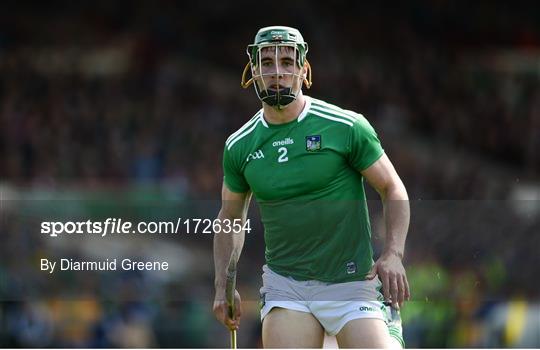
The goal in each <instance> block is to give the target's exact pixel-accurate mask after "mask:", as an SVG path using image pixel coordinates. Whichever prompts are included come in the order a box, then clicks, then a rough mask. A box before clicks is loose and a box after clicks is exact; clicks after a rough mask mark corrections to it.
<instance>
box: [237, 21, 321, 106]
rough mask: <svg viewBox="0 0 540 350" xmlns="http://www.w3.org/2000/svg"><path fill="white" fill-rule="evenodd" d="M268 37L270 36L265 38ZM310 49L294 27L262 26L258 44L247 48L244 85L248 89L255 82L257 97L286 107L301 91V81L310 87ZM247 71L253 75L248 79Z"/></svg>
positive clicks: (242, 83) (243, 75)
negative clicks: (247, 58) (308, 58)
mask: <svg viewBox="0 0 540 350" xmlns="http://www.w3.org/2000/svg"><path fill="white" fill-rule="evenodd" d="M294 31H296V33H295V32H294ZM265 36H266V37H267V38H268V37H270V38H271V39H270V40H268V39H265V38H264V37H265ZM261 37H262V38H263V39H261ZM298 39H299V40H298ZM307 50H308V46H307V43H305V42H304V41H303V39H302V37H301V35H300V33H299V32H298V31H297V30H295V29H293V28H288V27H268V28H263V29H261V30H260V31H259V33H257V36H256V38H255V44H252V45H249V46H248V48H247V54H248V56H249V62H248V64H247V65H246V67H245V68H244V73H243V74H242V82H241V85H242V87H243V88H247V87H248V86H249V85H251V84H252V83H253V86H254V87H255V92H256V93H257V97H259V99H260V100H261V101H262V102H264V103H266V104H268V105H270V106H272V107H276V108H278V109H283V108H285V107H286V106H288V105H289V104H290V103H291V102H293V101H294V100H295V99H296V98H297V97H298V95H299V94H300V91H301V90H302V82H304V83H305V84H306V87H307V88H309V87H310V86H311V67H310V65H309V62H308V61H307V59H306V53H307ZM250 68H251V69H250ZM248 70H250V71H251V76H252V77H251V79H249V80H248V81H246V75H247V72H248Z"/></svg>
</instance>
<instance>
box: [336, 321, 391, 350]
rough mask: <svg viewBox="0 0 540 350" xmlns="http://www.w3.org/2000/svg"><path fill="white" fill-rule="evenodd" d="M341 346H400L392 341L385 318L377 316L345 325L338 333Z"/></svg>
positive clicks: (379, 347) (380, 347) (337, 336)
mask: <svg viewBox="0 0 540 350" xmlns="http://www.w3.org/2000/svg"><path fill="white" fill-rule="evenodd" d="M336 338H337V342H338V344H339V347H340V348H377V349H382V348H386V349H388V348H400V347H401V346H398V342H394V341H392V339H391V337H390V334H389V333H388V328H387V326H386V323H385V322H384V321H383V320H380V319H376V318H358V319H354V320H351V321H349V322H347V323H346V324H345V326H343V328H342V329H341V330H340V332H339V333H338V334H337V335H336Z"/></svg>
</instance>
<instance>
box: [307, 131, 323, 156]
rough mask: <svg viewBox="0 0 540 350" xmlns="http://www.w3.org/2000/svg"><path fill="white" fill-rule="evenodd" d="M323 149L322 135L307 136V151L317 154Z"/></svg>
mask: <svg viewBox="0 0 540 350" xmlns="http://www.w3.org/2000/svg"><path fill="white" fill-rule="evenodd" d="M320 149H321V135H311V136H306V150H307V151H308V152H315V151H318V150H320Z"/></svg>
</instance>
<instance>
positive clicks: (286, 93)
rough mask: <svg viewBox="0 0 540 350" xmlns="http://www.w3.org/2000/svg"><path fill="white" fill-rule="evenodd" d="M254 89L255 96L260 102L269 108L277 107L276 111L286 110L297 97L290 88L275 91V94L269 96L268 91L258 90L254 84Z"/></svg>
mask: <svg viewBox="0 0 540 350" xmlns="http://www.w3.org/2000/svg"><path fill="white" fill-rule="evenodd" d="M255 89H257V94H258V96H259V98H260V100H261V101H262V102H264V103H266V104H267V105H269V106H272V107H277V108H278V109H284V108H286V107H287V106H288V105H289V104H291V103H292V102H293V101H294V100H296V97H297V96H298V94H293V92H292V89H291V88H283V89H279V90H276V93H274V94H270V93H269V91H268V90H264V91H261V90H259V89H258V87H257V84H255Z"/></svg>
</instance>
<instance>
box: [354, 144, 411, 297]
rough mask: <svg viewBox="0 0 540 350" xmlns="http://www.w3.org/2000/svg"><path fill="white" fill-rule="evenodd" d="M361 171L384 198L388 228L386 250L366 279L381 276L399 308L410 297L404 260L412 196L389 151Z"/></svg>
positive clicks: (386, 295) (385, 295)
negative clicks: (388, 155)
mask: <svg viewBox="0 0 540 350" xmlns="http://www.w3.org/2000/svg"><path fill="white" fill-rule="evenodd" d="M360 173H361V174H362V176H364V178H365V179H366V180H367V181H368V183H369V184H370V185H371V186H372V187H373V188H374V189H375V190H376V191H377V192H378V193H379V195H380V197H381V200H382V202H383V208H384V221H385V228H386V240H385V245H384V250H383V253H382V254H381V257H380V258H379V259H378V260H377V261H376V262H375V265H373V268H372V269H371V271H370V272H369V274H368V275H367V276H366V278H368V279H373V278H374V277H375V276H376V275H379V278H380V279H381V281H382V284H383V292H384V297H385V300H387V301H389V300H391V301H392V305H393V306H394V307H395V308H398V306H401V305H402V304H403V302H404V301H405V300H408V299H409V298H410V291H409V282H408V281H407V275H406V273H405V268H404V267H403V263H402V259H403V253H404V251H405V239H406V237H407V231H408V229H409V220H410V208H409V197H408V195H407V190H406V189H405V186H404V185H403V182H402V181H401V179H400V178H399V175H398V174H397V172H396V170H395V169H394V166H393V165H392V163H391V162H390V159H388V157H387V156H386V154H383V155H382V156H381V157H380V158H379V159H378V160H377V161H376V162H375V163H373V164H372V165H371V166H370V167H368V168H367V169H365V170H363V171H361V172H360Z"/></svg>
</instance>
